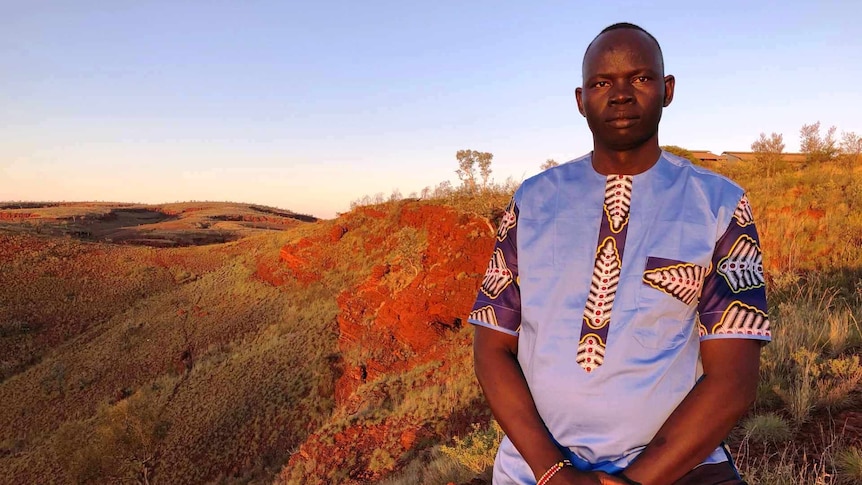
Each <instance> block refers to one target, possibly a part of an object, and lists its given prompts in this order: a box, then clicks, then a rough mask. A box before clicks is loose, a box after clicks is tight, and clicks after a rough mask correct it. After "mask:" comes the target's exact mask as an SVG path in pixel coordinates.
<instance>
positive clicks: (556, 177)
mask: <svg viewBox="0 0 862 485" xmlns="http://www.w3.org/2000/svg"><path fill="white" fill-rule="evenodd" d="M591 155H592V152H590V153H587V154H586V155H583V156H580V157H578V158H575V159H572V160H569V161H568V162H565V163H561V164H560V165H557V166H555V167H551V168H548V169H545V170H543V171H541V172H539V173H538V174H536V175H533V176H532V177H529V178H527V179H526V180H524V181H523V182H522V183H521V187H520V188H519V189H518V193H516V197H517V196H520V195H523V194H524V193H529V192H534V191H536V190H539V191H543V192H544V191H545V190H546V189H547V187H548V186H549V185H551V186H556V185H557V184H558V183H559V182H560V181H562V180H567V181H572V180H579V179H581V178H582V177H578V173H579V172H583V173H588V172H587V171H591V170H592V165H591V164H590V160H591V158H592V157H591Z"/></svg>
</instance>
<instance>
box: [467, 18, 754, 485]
mask: <svg viewBox="0 0 862 485" xmlns="http://www.w3.org/2000/svg"><path fill="white" fill-rule="evenodd" d="M582 67H583V85H582V87H579V88H577V90H576V91H575V96H576V99H577V104H578V110H579V111H580V112H581V114H582V115H583V116H584V117H586V120H587V124H588V125H589V127H590V130H591V131H592V134H593V151H592V153H591V154H588V155H586V156H584V157H582V158H579V159H576V160H573V161H571V162H569V163H566V164H563V165H561V166H558V167H554V168H551V169H549V170H547V171H545V172H543V173H541V174H539V175H537V176H535V177H533V178H530V179H528V180H527V181H525V182H524V183H523V185H522V186H521V187H520V188H519V189H518V191H517V192H516V193H515V196H514V198H513V200H512V202H511V203H510V204H509V206H508V208H507V209H506V213H505V216H504V217H503V221H502V224H501V225H500V229H499V230H498V232H497V244H496V247H495V250H494V254H493V255H492V258H491V263H490V265H489V267H488V270H487V272H486V274H485V278H484V280H483V282H482V288H481V291H480V292H479V296H478V298H477V301H476V305H475V307H474V309H473V312H472V313H471V314H470V318H469V321H470V322H471V323H473V324H474V325H475V330H476V332H475V340H474V353H475V366H476V375H477V377H478V379H479V382H480V384H481V386H482V389H483V391H484V393H485V396H486V398H487V400H488V403H489V404H490V406H491V410H492V412H493V413H494V416H495V417H496V419H497V421H498V422H499V423H500V425H501V426H502V428H503V430H504V431H505V432H506V437H505V438H504V440H503V442H502V443H501V445H500V449H499V451H498V454H497V458H496V461H495V465H494V483H495V484H499V485H504V484H536V483H537V482H538V483H539V485H544V484H549V485H557V484H559V485H562V484H600V483H603V484H607V483H614V484H621V483H624V484H632V483H640V484H643V485H661V484H672V483H675V484H698V485H703V484H719V483H721V484H741V483H744V482H742V481H741V480H740V478H739V475H738V473H737V471H736V469H735V467H734V466H733V464H732V462H731V461H730V456H729V454H728V453H727V452H726V450H725V447H724V446H723V444H722V440H723V438H724V437H725V436H726V435H727V434H728V432H729V431H730V430H731V429H732V428H733V426H734V425H735V424H736V422H737V421H738V420H739V418H740V417H741V416H742V415H743V414H744V413H745V412H746V410H747V409H748V407H749V406H750V405H751V404H752V402H753V400H754V398H755V394H756V389H757V381H758V373H759V360H760V347H761V345H762V344H763V343H765V342H766V341H769V340H770V338H771V337H770V333H769V320H768V318H767V314H766V295H765V289H764V279H763V270H762V266H761V255H760V244H759V241H758V236H757V231H756V230H755V227H754V223H753V221H752V218H751V210H750V208H749V206H748V202H747V200H746V198H745V195H744V192H743V190H742V189H741V188H740V187H739V186H737V185H736V184H734V183H733V182H731V181H729V180H728V179H726V178H724V177H721V176H719V175H716V174H714V173H712V172H709V171H707V170H705V169H703V168H700V167H696V166H693V165H692V164H691V163H689V162H688V161H686V160H684V159H681V158H679V157H676V156H673V155H671V154H669V153H666V152H663V151H662V150H661V149H660V148H659V143H658V125H659V120H660V119H661V114H662V109H663V108H664V107H667V106H668V105H669V104H670V103H671V101H672V100H673V92H674V85H675V80H674V77H673V76H670V75H668V76H665V74H664V61H663V59H662V53H661V48H660V47H659V45H658V42H657V41H656V40H655V38H654V37H652V35H650V34H649V33H647V32H646V31H645V30H643V29H642V28H640V27H638V26H636V25H632V24H627V23H622V24H615V25H612V26H610V27H608V28H606V29H605V30H603V31H602V32H601V33H600V34H599V35H598V36H597V37H596V38H595V39H594V40H593V42H592V43H591V44H590V45H589V47H588V48H587V51H586V53H585V54H584V60H583V66H582Z"/></svg>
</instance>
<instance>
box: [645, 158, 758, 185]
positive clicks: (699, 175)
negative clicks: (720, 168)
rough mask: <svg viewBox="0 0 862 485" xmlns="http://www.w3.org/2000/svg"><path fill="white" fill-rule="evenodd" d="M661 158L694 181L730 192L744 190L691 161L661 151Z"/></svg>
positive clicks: (722, 176)
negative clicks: (730, 190) (729, 190)
mask: <svg viewBox="0 0 862 485" xmlns="http://www.w3.org/2000/svg"><path fill="white" fill-rule="evenodd" d="M662 157H663V158H664V159H665V160H667V161H668V162H669V163H670V164H671V165H672V166H674V167H676V168H677V169H679V170H682V171H685V173H686V175H688V176H689V177H692V178H694V179H695V180H698V181H700V182H702V183H704V184H707V185H711V186H716V187H722V188H727V189H732V190H733V189H735V190H739V191H743V190H744V189H743V188H742V186H740V185H739V184H738V183H736V182H735V181H733V180H732V179H730V178H728V177H726V176H724V175H721V174H719V173H716V172H713V171H712V170H710V169H708V168H706V167H701V166H700V165H695V164H693V163H691V160H688V159H687V158H683V157H680V156H678V155H674V154H672V153H669V152H666V151H662Z"/></svg>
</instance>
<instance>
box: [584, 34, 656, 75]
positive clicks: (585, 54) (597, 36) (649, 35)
mask: <svg viewBox="0 0 862 485" xmlns="http://www.w3.org/2000/svg"><path fill="white" fill-rule="evenodd" d="M620 29H632V30H638V31H640V32H643V33H644V34H646V35H647V37H649V38H650V39H652V41H653V42H655V46H656V47H658V57H659V62H661V69H662V71H664V54H663V53H662V51H661V44H659V43H658V40H657V39H656V38H655V37H653V35H652V34H650V33H649V32H647V31H646V29H644V28H643V27H641V26H640V25H635V24H633V23H630V22H617V23H615V24H611V25H608V26H607V27H605V28H604V29H602V31H601V32H599V33H598V35H596V36H595V37H593V40H592V41H590V44H589V45H588V46H587V50H585V51H584V59H586V58H587V52H589V51H590V47H592V46H593V43H595V42H596V39H598V38H599V37H601V35H602V34H604V33H606V32H610V31H612V30H620ZM582 64H583V62H582Z"/></svg>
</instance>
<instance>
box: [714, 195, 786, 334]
mask: <svg viewBox="0 0 862 485" xmlns="http://www.w3.org/2000/svg"><path fill="white" fill-rule="evenodd" d="M697 311H698V317H699V321H700V324H699V330H700V339H701V341H703V340H709V339H714V338H749V339H757V340H763V341H765V342H768V341H770V340H772V334H771V333H770V330H769V315H768V309H767V305H766V281H765V278H764V277H763V255H762V253H761V250H760V239H759V238H758V236H757V229H756V227H755V224H754V218H753V217H752V214H751V206H750V205H749V203H748V198H747V197H746V196H745V195H743V196H742V199H741V200H740V201H739V203H738V205H737V207H736V210H735V211H734V213H733V217H732V218H731V220H730V224H728V226H727V229H726V230H725V232H724V234H723V235H722V236H721V237H720V238H719V239H718V242H716V245H715V251H714V252H713V257H712V262H711V265H710V269H709V272H708V274H707V275H706V279H705V280H704V284H703V292H702V293H701V298H700V302H699V303H698V306H697Z"/></svg>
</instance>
